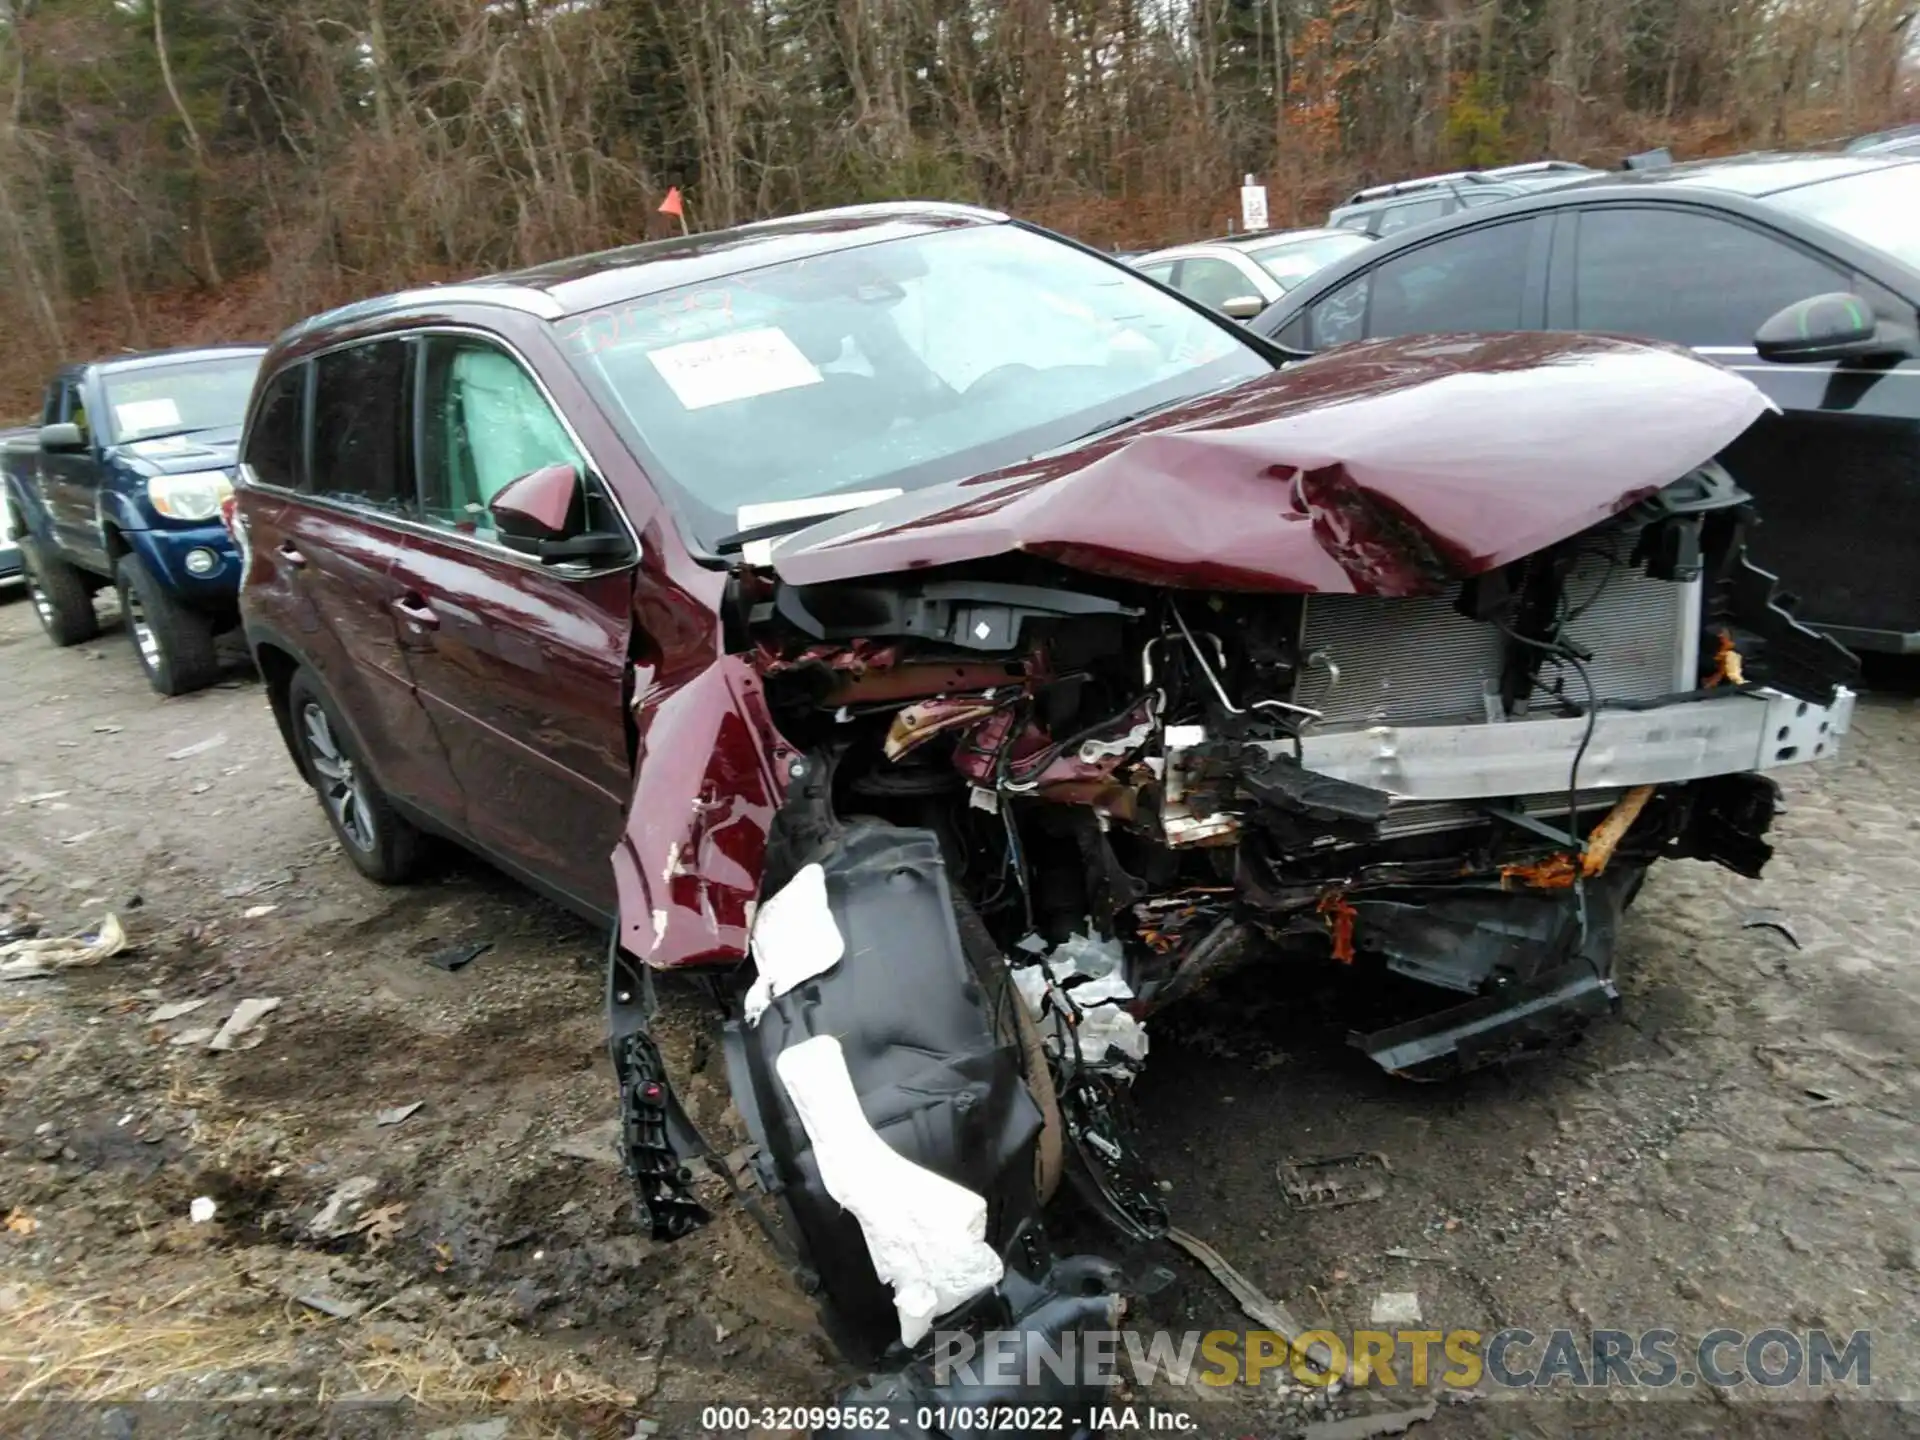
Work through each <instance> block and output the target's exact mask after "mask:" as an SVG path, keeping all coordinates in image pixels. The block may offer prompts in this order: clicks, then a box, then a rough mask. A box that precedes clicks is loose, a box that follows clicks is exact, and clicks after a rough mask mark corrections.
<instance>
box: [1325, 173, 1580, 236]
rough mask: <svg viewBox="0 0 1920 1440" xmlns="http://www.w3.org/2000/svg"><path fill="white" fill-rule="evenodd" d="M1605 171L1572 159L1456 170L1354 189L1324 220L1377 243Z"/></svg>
mask: <svg viewBox="0 0 1920 1440" xmlns="http://www.w3.org/2000/svg"><path fill="white" fill-rule="evenodd" d="M1602 173H1604V172H1602V171H1599V170H1594V169H1591V168H1590V167H1588V166H1585V165H1576V164H1575V163H1574V162H1573V161H1571V160H1534V161H1531V162H1529V163H1528V164H1525V165H1502V166H1499V167H1497V168H1496V169H1492V170H1455V171H1451V172H1449V173H1447V174H1445V175H1426V176H1422V177H1421V178H1419V179H1417V180H1400V181H1396V182H1395V183H1394V184H1392V185H1374V186H1372V187H1370V188H1368V189H1365V190H1356V191H1354V192H1353V194H1351V195H1349V196H1348V197H1347V201H1346V203H1345V204H1344V205H1336V206H1335V207H1334V208H1333V210H1332V212H1331V213H1330V214H1329V215H1328V216H1327V223H1328V224H1329V225H1333V226H1337V227H1338V228H1340V229H1342V230H1357V231H1359V232H1360V233H1361V234H1363V235H1371V236H1374V237H1375V238H1376V239H1377V238H1378V237H1380V236H1382V235H1392V234H1395V233H1396V232H1398V231H1401V230H1409V229H1411V228H1413V227H1414V226H1415V225H1424V224H1426V223H1427V221H1429V220H1438V219H1439V218H1440V217H1441V216H1443V215H1451V214H1453V213H1454V212H1455V211H1456V210H1466V209H1470V208H1472V207H1473V206H1476V205H1492V204H1495V203H1496V202H1498V201H1501V200H1509V199H1512V198H1513V197H1514V196H1515V195H1521V194H1524V193H1526V192H1527V191H1529V190H1548V189H1552V188H1553V187H1554V186H1556V185H1570V184H1572V183H1573V182H1574V181H1576V180H1587V179H1591V178H1592V177H1593V176H1595V175H1599V174H1602Z"/></svg>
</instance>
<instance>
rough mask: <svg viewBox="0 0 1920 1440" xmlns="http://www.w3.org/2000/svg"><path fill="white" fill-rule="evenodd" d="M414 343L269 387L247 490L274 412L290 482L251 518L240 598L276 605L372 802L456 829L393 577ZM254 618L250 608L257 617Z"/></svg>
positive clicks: (343, 355)
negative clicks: (270, 506)
mask: <svg viewBox="0 0 1920 1440" xmlns="http://www.w3.org/2000/svg"><path fill="white" fill-rule="evenodd" d="M417 344H418V342H417V341H413V340H406V339H381V340H372V341H367V342H363V343H361V344H358V345H351V346H347V347H344V348H342V349H338V350H331V351H328V352H327V353H325V354H323V355H321V356H319V357H317V358H316V359H314V360H311V361H308V362H306V363H304V364H302V365H300V366H297V367H295V368H294V369H292V370H290V371H287V372H283V374H282V375H280V376H277V377H275V380H274V381H273V386H274V392H273V393H271V394H269V395H267V396H265V397H263V399H262V402H261V410H260V413H259V416H258V417H257V418H256V420H255V423H254V426H253V430H252V431H251V432H250V433H249V441H250V443H249V448H248V455H247V459H248V463H249V468H250V469H251V470H252V471H253V472H254V475H253V477H252V478H253V480H254V482H255V483H260V482H264V481H265V479H266V477H265V476H263V475H260V474H259V471H260V469H261V468H262V462H263V459H264V458H265V457H264V456H263V454H262V452H261V448H260V447H261V446H262V444H263V443H264V442H263V440H262V437H263V436H264V435H266V434H267V433H268V432H269V431H270V430H271V429H272V427H271V426H270V425H269V424H268V423H267V422H268V420H269V418H270V415H271V414H272V413H273V410H274V407H276V406H279V407H285V406H289V405H292V406H297V407H298V408H299V410H300V412H301V413H302V415H303V417H304V418H303V423H302V427H301V433H302V435H303V437H304V444H303V446H302V455H301V457H300V467H301V468H300V473H298V474H297V475H293V476H286V477H284V478H286V479H289V480H291V481H292V482H293V483H292V484H291V485H288V486H285V487H284V488H282V490H281V499H282V501H283V502H284V503H282V504H281V505H280V506H279V508H278V510H277V512H266V511H261V510H251V511H250V532H251V533H250V535H249V551H250V554H249V559H248V565H249V569H250V574H251V584H252V585H253V586H254V587H255V588H256V589H262V588H264V589H265V590H267V591H270V592H272V593H273V594H274V595H275V596H276V597H279V598H278V599H277V601H276V604H275V606H274V613H275V617H276V623H277V626H278V628H281V629H282V630H283V631H290V632H291V633H286V634H285V635H284V638H285V639H286V640H287V642H288V643H289V644H290V645H291V646H292V647H293V648H294V649H295V651H296V652H297V653H298V654H299V655H300V657H301V659H302V661H303V663H305V664H306V665H308V666H309V667H311V668H312V669H313V670H314V672H315V673H316V674H317V675H318V676H319V679H320V683H321V685H322V687H323V688H324V690H325V691H326V693H327V694H328V696H329V697H330V698H331V699H332V701H333V703H334V706H335V707H336V708H337V709H338V710H339V711H340V718H341V719H342V720H343V721H344V722H345V723H346V725H347V727H348V729H349V730H350V731H351V732H352V734H353V735H354V738H355V739H356V741H357V742H358V743H359V746H360V749H361V752H362V754H363V755H364V757H365V758H366V759H367V760H368V761H370V762H371V763H372V765H373V768H374V773H375V775H376V776H377V777H378V779H379V782H380V786H381V788H382V789H383V790H385V791H387V793H388V794H389V795H391V796H393V797H394V798H395V799H398V800H400V801H402V802H403V803H406V804H410V805H412V806H413V807H414V808H415V809H418V810H422V811H424V812H426V815H427V818H429V819H430V820H432V821H436V822H438V823H439V824H441V825H442V826H445V827H449V828H457V827H458V826H459V825H460V824H461V823H462V820H463V817H464V812H465V806H464V803H463V801H462V797H461V794H460V790H459V787H458V785H456V784H455V783H454V779H453V772H452V769H451V767H450V766H449V765H448V763H447V759H446V754H445V751H444V750H443V749H442V747H441V745H440V743H439V738H438V736H437V735H435V733H434V730H433V726H432V724H431V722H430V721H429V720H428V718H427V714H426V711H425V709H424V708H423V707H422V706H421V704H420V701H419V699H418V697H417V696H416V695H415V693H414V688H413V677H412V674H411V673H410V671H409V670H408V667H407V657H406V654H405V653H404V651H403V650H402V648H401V636H400V625H399V618H398V616H397V614H396V613H395V609H394V606H395V603H396V602H397V601H398V600H399V599H400V596H401V586H400V582H399V581H398V580H396V579H395V578H394V577H393V575H392V574H391V571H392V569H393V563H394V559H395V557H396V556H397V555H398V554H399V553H400V550H401V548H402V546H403V544H404V540H405V536H406V530H405V528H404V527H405V525H406V523H407V522H408V521H409V520H410V519H411V517H412V516H413V515H414V514H415V513H417V512H416V507H415V501H414V493H413V456H412V446H411V444H410V436H411V426H410V424H409V401H410V398H411V384H412V379H411V376H412V360H413V356H414V353H415V350H416V348H417ZM256 608H257V607H256Z"/></svg>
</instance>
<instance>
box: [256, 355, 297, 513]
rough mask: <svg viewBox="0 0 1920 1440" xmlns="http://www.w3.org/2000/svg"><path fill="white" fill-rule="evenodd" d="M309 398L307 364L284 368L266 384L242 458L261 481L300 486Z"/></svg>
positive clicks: (263, 483)
mask: <svg viewBox="0 0 1920 1440" xmlns="http://www.w3.org/2000/svg"><path fill="white" fill-rule="evenodd" d="M306 398H307V367H306V366H304V365H294V366H292V367H290V368H288V369H286V370H282V371H281V372H280V373H279V374H278V375H276V376H274V377H273V379H272V381H271V382H270V383H269V384H268V385H267V389H266V393H265V394H264V395H262V396H261V397H260V408H259V409H257V410H256V411H254V415H253V428H252V429H251V430H249V431H248V432H247V448H246V452H245V454H244V455H242V457H241V458H242V459H243V460H244V461H245V462H246V466H247V468H248V469H249V470H251V471H252V472H253V478H254V479H256V480H258V481H259V482H260V483H261V484H262V485H277V486H279V487H280V488H281V489H283V490H297V489H298V488H299V487H300V441H301V436H302V435H303V433H304V431H303V428H302V426H301V423H300V422H301V420H302V419H303V418H304V412H305V409H306Z"/></svg>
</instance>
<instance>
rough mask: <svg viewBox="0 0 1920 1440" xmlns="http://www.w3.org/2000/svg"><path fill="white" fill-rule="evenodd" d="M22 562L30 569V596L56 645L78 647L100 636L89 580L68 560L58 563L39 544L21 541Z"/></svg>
mask: <svg viewBox="0 0 1920 1440" xmlns="http://www.w3.org/2000/svg"><path fill="white" fill-rule="evenodd" d="M20 559H21V561H22V562H23V563H24V564H25V566H26V569H27V594H28V596H29V597H30V598H31V599H32V600H33V612H34V614H36V615H38V616H39V617H40V628H41V629H42V630H44V631H46V632H47V638H48V639H49V640H51V641H53V643H54V644H56V645H62V646H64V645H78V644H80V642H81V641H83V640H91V639H93V638H94V637H95V636H96V635H98V634H99V633H100V617H99V615H97V614H96V613H95V612H94V608H93V590H92V587H90V586H89V585H88V584H87V581H86V577H85V576H84V575H82V574H81V573H80V572H79V571H78V570H76V569H74V568H73V566H71V565H69V564H67V562H66V561H64V560H56V559H54V558H53V557H52V556H51V555H49V554H47V553H46V551H44V550H42V549H41V548H40V544H39V542H38V541H36V540H25V539H23V540H21V542H20Z"/></svg>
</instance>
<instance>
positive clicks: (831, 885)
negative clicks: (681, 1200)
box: [726, 822, 1041, 1358]
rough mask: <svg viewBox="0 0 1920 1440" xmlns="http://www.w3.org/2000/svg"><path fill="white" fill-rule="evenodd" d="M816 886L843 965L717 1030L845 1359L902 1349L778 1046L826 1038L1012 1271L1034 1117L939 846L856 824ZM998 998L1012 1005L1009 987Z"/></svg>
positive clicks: (878, 1116) (906, 1148)
mask: <svg viewBox="0 0 1920 1440" xmlns="http://www.w3.org/2000/svg"><path fill="white" fill-rule="evenodd" d="M807 858H808V860H809V861H810V862H815V863H818V864H819V865H820V866H821V867H822V869H823V870H824V871H825V874H826V885H827V899H828V907H829V909H830V911H831V913H832V915H833V920H834V923H835V924H836V925H837V926H838V927H839V928H840V933H841V935H842V936H843V937H844V939H845V952H844V955H843V957H842V959H841V960H840V961H839V963H838V964H836V965H835V966H834V967H833V968H832V969H830V970H828V971H827V972H826V973H824V974H822V975H818V976H815V977H813V978H812V979H808V980H804V981H802V982H800V983H799V984H798V985H796V986H795V987H794V988H793V989H792V990H790V991H788V992H787V993H786V994H784V995H781V996H779V997H777V998H775V999H774V1000H772V1002H771V1003H770V1004H769V1005H768V1006H767V1008H766V1010H765V1011H764V1012H763V1013H762V1015H761V1017H760V1019H759V1020H758V1021H757V1022H754V1023H749V1022H747V1021H744V1020H736V1021H734V1022H733V1023H731V1024H730V1025H728V1027H727V1032H726V1055H727V1075H728V1080H729V1083H730V1085H731V1087H732V1091H733V1097H734V1103H735V1104H736V1105H737V1106H738V1108H739V1110H740V1113H741V1116H742V1118H743V1120H744V1121H745V1122H746V1125H747V1128H748V1130H749V1132H750V1133H751V1134H752V1136H753V1139H754V1140H755V1142H756V1143H757V1144H758V1146H759V1148H760V1153H759V1155H758V1157H757V1158H756V1160H755V1162H754V1163H755V1169H756V1171H757V1175H758V1178H759V1181H760V1183H761V1185H762V1186H763V1188H764V1189H766V1190H767V1191H768V1192H769V1193H771V1194H773V1195H775V1196H777V1197H778V1198H779V1200H780V1203H781V1206H782V1208H783V1210H784V1211H785V1214H786V1216H787V1219H788V1220H789V1222H790V1224H791V1227H792V1230H793V1232H794V1233H795V1234H796V1236H797V1237H798V1238H799V1240H800V1242H801V1249H802V1252H803V1255H804V1257H805V1259H806V1261H807V1263H808V1266H809V1268H810V1269H811V1270H812V1271H813V1273H814V1274H816V1275H818V1276H819V1277H820V1284H821V1290H822V1294H823V1297H824V1298H825V1299H826V1300H827V1301H828V1302H829V1312H830V1313H829V1317H828V1318H829V1328H830V1329H831V1330H832V1331H834V1338H835V1339H836V1341H838V1342H839V1343H840V1344H841V1345H842V1347H843V1348H844V1349H845V1350H846V1351H847V1352H848V1353H849V1354H850V1355H853V1356H857V1357H865V1358H877V1357H879V1356H880V1355H882V1354H884V1353H886V1351H887V1350H888V1349H889V1347H890V1346H893V1347H897V1345H898V1341H899V1323H898V1320H897V1317H896V1313H895V1310H894V1305H893V1297H892V1294H891V1292H890V1290H889V1289H888V1287H887V1286H886V1285H885V1284H883V1283H882V1282H881V1281H880V1279H879V1278H878V1276H877V1275H876V1274H875V1272H874V1266H873V1261H872V1258H871V1257H870V1255H869V1254H868V1250H867V1245H866V1241H865V1237H864V1236H863V1234H862V1232H861V1228H860V1225H859V1223H858V1221H857V1220H855V1218H854V1217H853V1216H852V1215H851V1214H849V1213H848V1212H847V1211H845V1210H843V1209H842V1208H841V1206H840V1204H839V1202H837V1201H836V1200H835V1199H834V1198H833V1197H832V1196H831V1195H830V1194H829V1193H828V1192H827V1189H826V1186H825V1184H824V1183H823V1182H822V1180H821V1176H820V1171H819V1167H818V1165H817V1164H816V1163H815V1160H814V1156H813V1147H812V1142H811V1141H810V1139H809V1137H808V1135H807V1132H806V1129H805V1128H804V1126H803V1125H802V1124H801V1122H800V1119H799V1117H798V1115H797V1114H796V1113H795V1111H794V1109H793V1107H792V1104H791V1101H790V1100H789V1098H788V1096H787V1093H786V1091H785V1088H784V1087H783V1085H782V1084H781V1082H780V1080H779V1077H778V1075H777V1073H776V1072H775V1069H774V1061H775V1059H776V1058H777V1057H778V1056H779V1055H780V1053H781V1052H782V1051H784V1050H786V1049H787V1048H788V1047H789V1046H792V1045H797V1044H799V1043H801V1042H803V1041H805V1040H809V1039H812V1038H813V1037H815V1036H821V1035H831V1036H833V1037H835V1038H836V1039H837V1040H838V1041H839V1042H840V1045H841V1047H842V1049H843V1051H844V1053H845V1057H846V1063H847V1070H848V1073H849V1075H850V1076H851V1078H852V1080H853V1084H854V1090H855V1093H856V1094H857V1095H858V1096H859V1099H860V1105H861V1110H862V1113H863V1114H864V1115H865V1116H866V1118H867V1120H868V1122H869V1123H870V1124H871V1125H872V1126H873V1128H874V1129H875V1131H877V1132H878V1134H879V1135H880V1136H881V1138H882V1139H884V1140H885V1141H886V1143H887V1145H888V1146H889V1147H890V1148H891V1149H892V1150H894V1151H895V1152H896V1153H898V1154H899V1155H901V1156H903V1157H905V1158H906V1159H908V1160H910V1161H912V1162H914V1163H915V1164H917V1165H920V1166H922V1167H924V1168H925V1169H928V1170H931V1171H933V1172H934V1173H935V1174H938V1175H941V1176H943V1177H944V1178H946V1179H948V1180H950V1181H952V1182H954V1183H955V1184H957V1185H961V1186H964V1187H965V1188H966V1189H968V1190H971V1191H973V1192H974V1193H976V1194H978V1195H980V1196H983V1197H984V1198H985V1199H986V1201H987V1216H988V1221H987V1236H986V1240H987V1244H988V1245H990V1246H992V1247H993V1248H994V1249H995V1250H996V1251H998V1252H999V1253H1000V1254H1001V1255H1002V1258H1003V1259H1004V1260H1005V1262H1006V1264H1007V1268H1008V1270H1009V1271H1014V1270H1018V1269H1021V1268H1022V1267H1023V1266H1024V1265H1025V1264H1026V1263H1027V1257H1026V1254H1025V1250H1026V1247H1025V1245H1023V1241H1025V1240H1027V1239H1028V1238H1030V1235H1031V1232H1033V1231H1034V1230H1035V1222H1036V1220H1037V1217H1038V1213H1039V1209H1040V1203H1039V1197H1038V1195H1037V1193H1036V1191H1035V1184H1034V1146H1035V1144H1036V1142H1037V1140H1038V1137H1039V1134H1040V1127H1041V1114H1040V1109H1039V1107H1038V1106H1037V1105H1036V1104H1035V1103H1034V1100H1033V1098H1032V1096H1031V1095H1030V1094H1029V1093H1028V1091H1027V1088H1026V1084H1025V1082H1024V1081H1023V1080H1022V1079H1021V1074H1020V1062H1019V1053H1018V1050H1017V1048H1016V1045H1015V1044H1014V1043H1013V1041H1012V1039H1011V1036H1012V1035H1013V1033H1014V1032H1013V1031H1012V1030H1011V1028H1010V1027H1008V1026H1004V1025H1002V1024H997V1023H996V1017H995V1016H994V1014H993V1013H991V1010H990V1006H989V1002H988V998H987V995H986V992H985V991H984V989H983V987H982V986H981V985H980V983H979V981H978V980H977V979H976V978H975V976H974V973H973V971H972V968H971V966H970V965H969V963H968V960H967V955H966V951H965V949H964V947H963V946H962V943H961V939H960V932H959V928H958V925H957V923H956V920H955V914H954V903H953V898H952V895H951V893H950V891H949V890H948V886H947V875H946V866H945V863H944V861H943V860H942V858H941V851H940V842H939V838H938V837H937V836H936V835H935V834H934V833H933V832H932V831H930V830H914V829H896V828H894V827H891V826H888V825H883V824H878V823H865V822H862V823H855V824H850V825H847V826H846V827H844V828H841V829H839V830H837V831H836V832H835V833H834V834H832V835H831V836H829V837H828V838H827V839H826V841H825V843H824V844H823V845H822V846H821V847H820V848H818V849H817V850H815V851H814V853H812V854H811V855H810V856H808V857H807ZM1002 994H1003V995H1004V996H1005V997H1008V998H1009V999H1010V1000H1011V1003H1018V1002H1017V999H1012V990H1011V987H1007V988H1006V989H1005V990H1004V991H1003V992H1002Z"/></svg>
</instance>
